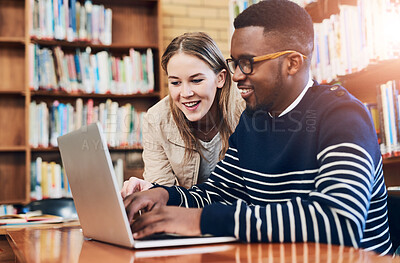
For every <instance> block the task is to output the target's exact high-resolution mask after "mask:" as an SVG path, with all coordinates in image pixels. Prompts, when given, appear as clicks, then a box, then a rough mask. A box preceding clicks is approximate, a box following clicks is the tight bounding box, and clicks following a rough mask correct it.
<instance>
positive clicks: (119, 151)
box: [0, 0, 166, 204]
mask: <svg viewBox="0 0 400 263" xmlns="http://www.w3.org/2000/svg"><path fill="white" fill-rule="evenodd" d="M77 1H79V2H80V3H83V2H84V1H83V0H77ZM30 2H31V1H29V0H0V18H3V19H0V20H1V23H0V65H1V70H0V80H1V83H0V127H1V132H0V186H1V190H0V204H13V203H14V204H15V203H27V202H29V201H30V172H31V171H30V163H31V160H34V158H36V157H38V156H40V157H43V160H46V161H52V160H60V155H59V151H58V148H57V147H50V148H31V147H30V145H29V105H30V102H31V101H34V100H38V101H45V102H47V103H50V102H51V101H54V100H58V101H60V102H70V103H73V102H74V101H76V99H77V98H82V99H83V100H88V99H93V100H94V101H95V103H100V102H105V101H106V100H107V99H112V100H113V101H117V102H120V103H126V102H130V103H131V104H132V105H134V107H135V109H137V110H138V111H146V110H147V109H148V108H149V107H151V106H152V105H154V104H155V103H156V102H157V101H159V100H160V98H161V97H162V96H164V95H165V94H166V91H165V89H164V88H163V84H164V82H163V80H162V76H163V75H162V74H161V67H160V56H161V53H162V27H161V21H162V19H161V9H160V0H92V2H93V4H103V5H104V6H105V8H111V10H112V44H110V45H103V44H93V43H89V42H86V41H74V42H68V41H64V40H63V41H60V40H44V39H38V38H35V37H31V36H30V32H29V31H30V30H29V28H30V18H31V10H30V9H31V7H30ZM31 43H34V44H38V45H40V46H42V47H49V48H51V47H55V46H60V47H61V48H62V49H63V50H74V49H76V48H80V49H84V48H86V47H90V49H91V50H92V52H93V53H95V52H98V51H102V50H106V51H108V52H109V53H111V54H115V55H116V56H120V55H121V54H128V52H129V49H130V48H134V49H135V50H142V51H143V50H146V49H147V48H151V49H152V51H153V58H154V61H153V64H154V75H155V87H154V92H152V93H147V94H132V95H117V94H85V93H71V94H69V93H66V92H62V91H44V90H39V91H32V90H31V89H30V87H29V62H28V58H29V50H28V46H29V45H30V44H31ZM141 150H142V147H141V146H126V147H114V148H110V151H111V153H112V155H117V156H120V157H122V158H126V159H129V158H132V157H131V155H132V153H136V152H138V151H139V152H140V151H141ZM125 156H126V157H125ZM129 165H131V166H132V164H128V165H127V166H129ZM132 167H133V166H132ZM132 167H131V168H130V167H124V168H126V169H124V171H125V177H126V178H127V177H129V176H132V175H135V176H138V177H141V173H142V170H141V169H140V167H139V168H138V167H137V166H134V167H133V168H132Z"/></svg>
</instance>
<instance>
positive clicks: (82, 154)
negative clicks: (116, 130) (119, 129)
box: [58, 123, 236, 248]
mask: <svg viewBox="0 0 400 263" xmlns="http://www.w3.org/2000/svg"><path fill="white" fill-rule="evenodd" d="M58 145H59V149H60V152H61V159H62V162H63V165H64V168H65V172H66V175H67V178H68V181H69V184H70V187H71V192H72V196H73V199H74V202H75V207H76V211H77V213H78V217H79V220H80V224H81V227H82V230H83V234H84V236H85V237H86V238H90V239H94V240H99V241H103V242H107V243H112V244H115V245H120V246H125V247H130V248H152V247H166V246H181V245H195V244H211V243H222V242H231V241H235V240H236V239H235V238H234V237H214V236H199V237H185V236H179V237H177V236H168V235H165V236H163V237H159V236H157V235H156V236H155V237H154V239H153V238H152V237H150V238H146V239H145V240H143V239H141V240H134V239H133V236H132V232H131V228H130V225H129V222H128V217H127V214H126V212H125V207H124V204H123V201H122V197H121V194H120V192H119V189H118V186H117V179H116V177H115V174H114V169H113V166H112V161H111V157H110V153H109V151H108V147H107V143H106V140H105V136H104V134H103V131H102V128H101V125H100V124H99V123H93V124H90V125H88V126H84V127H82V128H81V129H79V130H76V131H73V132H70V133H68V134H66V135H64V136H61V137H58Z"/></svg>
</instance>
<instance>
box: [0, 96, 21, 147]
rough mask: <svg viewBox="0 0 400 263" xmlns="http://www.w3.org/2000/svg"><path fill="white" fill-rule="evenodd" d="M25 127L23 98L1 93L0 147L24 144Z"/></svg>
mask: <svg viewBox="0 0 400 263" xmlns="http://www.w3.org/2000/svg"><path fill="white" fill-rule="evenodd" d="M25 128H26V126H25V98H24V97H21V96H12V95H1V97H0V147H10V146H24V145H25V144H26V139H25Z"/></svg>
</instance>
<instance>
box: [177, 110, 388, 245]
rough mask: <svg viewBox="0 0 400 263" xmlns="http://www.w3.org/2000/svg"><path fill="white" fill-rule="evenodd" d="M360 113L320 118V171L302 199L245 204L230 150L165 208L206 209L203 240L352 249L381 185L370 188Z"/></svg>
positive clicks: (369, 146) (368, 140) (374, 166)
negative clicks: (230, 238) (220, 238)
mask: <svg viewBox="0 0 400 263" xmlns="http://www.w3.org/2000/svg"><path fill="white" fill-rule="evenodd" d="M361 108H362V107H361V106H360V105H358V106H357V107H354V105H350V106H349V107H347V106H346V105H342V106H341V108H336V109H335V111H332V112H331V113H328V114H326V115H325V116H324V121H323V123H324V125H323V126H321V127H319V134H320V135H319V138H318V141H319V147H318V148H319V154H318V155H317V156H314V158H316V159H317V162H318V164H319V168H318V169H317V176H316V177H315V180H314V184H315V188H314V190H312V191H311V192H310V193H309V194H308V195H307V196H306V197H300V196H297V197H294V198H292V199H291V200H289V201H286V202H265V201H264V202H263V204H260V202H258V204H257V205H254V204H252V203H251V202H249V200H250V199H249V196H247V194H246V191H245V187H244V185H243V176H242V175H241V173H242V172H243V170H241V168H240V165H239V162H240V160H239V159H238V156H237V151H238V150H237V149H236V148H235V146H234V145H231V147H230V149H229V151H228V153H227V155H226V156H225V158H224V160H223V161H221V162H220V163H219V164H218V166H217V169H216V170H215V171H214V172H213V175H212V176H211V177H210V180H209V181H207V182H206V183H204V184H203V185H199V186H198V187H194V188H192V189H190V190H189V191H187V190H185V189H181V188H175V189H169V194H170V202H171V203H169V204H175V205H181V206H186V207H197V206H201V205H202V203H201V202H200V201H199V200H200V197H202V200H203V201H204V203H212V204H210V205H207V206H204V208H203V212H202V215H201V231H202V233H203V234H207V233H209V234H213V235H228V236H235V237H237V238H238V239H240V240H242V241H246V242H254V241H262V242H308V241H309V242H323V243H328V244H330V243H333V244H341V245H348V246H353V247H356V248H357V247H359V246H360V242H361V239H362V236H363V230H364V228H365V224H366V219H367V213H368V209H369V205H370V199H371V194H372V189H373V187H374V186H377V185H379V184H376V183H375V182H376V181H382V170H381V166H379V165H378V163H377V162H378V161H379V159H378V161H377V156H376V152H377V151H376V148H375V147H376V141H374V140H376V135H375V133H374V130H373V127H372V125H371V120H370V118H369V115H368V114H367V113H366V111H365V109H364V110H363V109H361ZM349 127H353V128H351V129H349ZM238 137H239V136H238ZM379 167H380V168H379ZM375 179H376V181H375ZM260 183H261V184H262V183H263V182H261V181H260ZM380 185H381V187H384V184H380ZM213 202H216V203H213Z"/></svg>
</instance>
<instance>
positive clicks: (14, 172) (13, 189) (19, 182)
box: [0, 152, 27, 203]
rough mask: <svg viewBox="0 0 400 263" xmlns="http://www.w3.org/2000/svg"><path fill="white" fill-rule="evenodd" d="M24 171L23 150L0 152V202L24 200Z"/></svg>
mask: <svg viewBox="0 0 400 263" xmlns="http://www.w3.org/2000/svg"><path fill="white" fill-rule="evenodd" d="M25 172H26V171H25V152H19V153H1V152H0V186H1V191H0V203H9V202H24V201H25V194H26V192H25V191H26V188H25V187H27V185H26V183H27V181H26V176H25Z"/></svg>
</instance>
